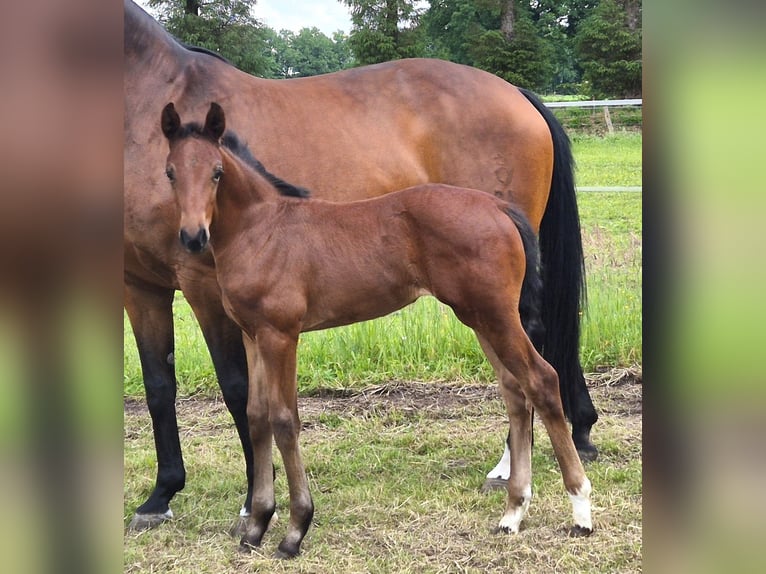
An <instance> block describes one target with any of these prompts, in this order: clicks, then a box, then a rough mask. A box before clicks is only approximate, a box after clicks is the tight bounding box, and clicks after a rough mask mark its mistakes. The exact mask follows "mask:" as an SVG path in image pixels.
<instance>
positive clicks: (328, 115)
mask: <svg viewBox="0 0 766 574" xmlns="http://www.w3.org/2000/svg"><path fill="white" fill-rule="evenodd" d="M124 61H125V130H124V133H125V144H124V145H125V151H124V170H125V171H124V182H125V203H124V206H125V208H124V209H125V221H124V229H125V308H126V310H127V313H128V316H129V318H130V322H131V325H132V327H133V332H134V334H135V337H136V342H137V347H138V352H139V356H140V360H141V367H142V371H143V377H144V386H145V389H146V397H147V404H148V407H149V412H150V414H151V417H152V423H153V428H154V438H155V445H156V450H157V462H158V473H157V482H156V486H155V488H154V491H153V492H152V493H151V495H150V496H149V498H148V499H147V500H146V501H145V502H144V503H143V504H142V505H141V506H139V508H138V509H137V510H136V515H135V518H134V521H133V522H132V526H133V527H136V528H142V527H147V526H152V525H155V524H157V523H159V522H161V521H162V520H163V519H164V518H166V517H167V516H170V515H171V513H170V507H169V502H170V500H171V498H172V497H173V495H174V494H175V493H176V492H178V491H179V490H180V489H181V488H183V486H184V482H185V478H186V473H185V470H184V465H183V459H182V455H181V446H180V443H179V439H178V426H177V422H176V412H175V393H176V380H175V368H174V360H173V357H174V342H173V316H172V302H173V295H174V291H175V290H177V289H181V290H182V291H183V293H184V295H185V297H186V300H187V301H188V302H189V304H190V305H191V307H192V309H193V310H194V313H195V315H196V317H197V319H198V321H199V323H200V327H201V329H202V333H203V334H204V337H205V341H206V343H207V345H208V348H209V349H210V354H211V358H212V360H213V364H214V366H215V369H216V374H217V376H218V381H219V384H220V386H221V390H222V393H223V398H224V401H225V402H226V405H227V407H228V408H229V410H230V411H231V413H232V416H233V418H234V421H235V425H236V428H237V431H238V433H239V437H240V440H241V442H242V446H243V449H244V452H245V459H246V467H247V478H248V495H247V498H246V501H245V508H247V507H249V506H250V495H251V493H252V475H253V461H252V457H251V454H250V453H251V448H250V444H249V436H248V426H247V416H246V396H247V360H246V356H245V351H244V347H243V345H242V338H241V334H240V331H239V329H238V327H237V326H236V325H235V324H234V323H233V322H232V321H231V320H230V319H228V317H227V316H226V314H225V312H224V308H223V305H222V304H221V298H220V288H219V287H218V285H217V283H216V275H215V270H214V268H213V260H212V257H210V255H209V254H204V255H202V256H193V257H192V256H190V254H189V253H188V252H186V250H184V249H181V248H180V245H179V243H178V237H177V232H178V229H177V226H176V224H177V221H178V211H177V207H176V205H175V202H174V200H173V196H172V194H171V192H170V190H169V189H168V188H167V185H166V184H165V182H164V181H163V179H162V178H163V176H162V170H163V165H162V159H163V157H164V155H163V154H164V151H163V150H164V149H165V148H164V146H165V145H166V144H165V142H164V138H163V137H162V133H161V131H160V127H159V125H158V122H157V117H158V115H159V113H160V111H161V106H162V105H164V103H165V102H168V101H173V102H175V104H176V107H177V109H178V110H179V111H180V112H181V113H183V114H187V113H188V114H198V115H199V117H202V115H203V114H204V113H205V112H206V111H207V107H208V105H209V103H210V102H211V101H213V100H215V101H218V102H221V103H223V104H224V105H225V106H226V109H227V113H228V115H229V119H230V121H232V122H234V124H235V125H237V127H238V130H239V135H240V136H241V137H242V138H243V139H245V140H246V141H250V142H251V146H252V147H253V150H254V152H255V154H256V155H257V156H258V157H259V158H260V159H261V160H262V161H263V162H265V163H266V164H267V165H268V166H269V168H270V169H271V170H272V171H274V172H275V173H278V174H280V175H282V176H283V177H287V178H289V179H290V180H291V181H293V182H295V183H297V184H299V185H302V186H306V187H308V188H310V189H311V190H312V193H313V194H314V196H315V197H317V198H321V199H332V200H337V201H348V200H353V199H361V198H365V197H374V196H378V195H382V194H385V193H388V192H390V191H393V190H395V189H401V188H405V187H409V186H412V185H417V184H422V183H428V182H437V183H447V184H452V185H457V186H462V187H471V188H476V189H479V190H482V191H485V192H489V193H492V194H495V195H497V196H499V197H501V198H503V199H506V200H512V201H513V203H514V204H515V205H517V206H518V208H519V209H520V211H521V212H522V213H524V215H525V216H526V218H527V219H528V220H529V222H530V223H531V225H532V227H533V228H534V229H535V231H539V238H540V250H541V261H542V269H543V303H542V315H543V323H544V324H545V325H546V327H548V328H547V329H546V330H545V336H544V339H543V341H542V343H541V346H542V351H543V356H544V357H545V358H546V360H547V361H548V362H549V363H551V364H552V365H553V367H554V368H555V369H556V371H557V372H558V373H559V377H560V381H561V383H560V391H561V395H562V401H563V403H564V412H565V414H566V415H567V416H568V417H569V419H570V421H572V436H573V438H574V441H575V445H576V446H577V448H578V450H579V451H580V452H581V454H582V453H584V455H587V456H594V455H595V452H596V451H595V448H594V447H593V445H592V444H591V443H590V440H589V434H590V428H591V425H592V424H593V423H594V422H595V420H596V418H597V417H596V413H595V410H594V409H593V405H592V403H591V401H590V397H589V396H588V392H587V389H586V387H585V382H584V379H583V376H582V372H581V369H580V366H579V361H578V349H579V311H580V298H581V292H582V286H583V274H582V270H583V268H582V262H583V259H582V246H581V238H580V228H579V220H578V215H577V204H576V201H575V193H574V186H573V178H572V158H571V153H570V148H569V141H568V139H567V137H566V135H565V134H564V132H563V131H562V129H561V127H560V125H559V124H558V123H557V122H556V120H555V118H554V117H553V116H552V115H551V113H550V111H549V110H547V108H545V107H544V106H543V105H542V104H540V102H539V101H538V100H537V99H535V98H534V97H533V96H532V95H531V94H529V93H528V92H524V91H522V90H519V89H517V88H515V87H514V86H512V85H510V84H508V83H506V82H504V81H503V80H501V79H499V78H497V77H495V76H493V75H491V74H487V73H485V72H481V71H479V70H476V69H473V68H469V67H465V66H460V65H457V64H450V63H448V62H443V61H439V60H405V61H399V62H390V63H386V64H381V65H377V66H368V67H363V68H357V69H353V70H348V71H344V72H339V73H336V74H329V75H326V76H318V77H314V78H301V79H293V80H264V79H259V78H255V77H252V76H249V75H247V74H245V73H243V72H241V71H239V70H237V69H236V68H234V67H233V66H231V65H229V64H227V63H226V62H225V61H222V60H221V59H220V58H219V57H215V56H214V55H211V54H209V53H206V52H205V51H204V50H199V49H188V48H186V47H184V46H182V45H181V44H179V43H178V42H177V41H175V40H174V39H173V38H172V37H171V36H170V35H169V34H168V33H167V32H166V31H165V30H163V28H162V27H161V26H160V25H159V24H158V23H157V22H156V21H154V20H153V19H152V18H151V17H150V16H149V15H148V14H146V13H145V12H144V11H143V10H141V9H140V8H139V7H138V6H136V5H135V4H134V3H133V2H131V1H130V0H125V60H124ZM449 197H450V196H449V195H448V196H445V201H449ZM507 454H508V453H507V449H506V455H507ZM508 460H509V459H508V458H507V456H504V464H501V465H498V467H497V468H496V469H495V470H493V471H492V472H491V473H490V476H492V477H495V476H501V477H504V478H507V476H508V472H509V469H508V465H507V462H508Z"/></svg>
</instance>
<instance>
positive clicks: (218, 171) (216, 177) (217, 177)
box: [213, 166, 223, 183]
mask: <svg viewBox="0 0 766 574" xmlns="http://www.w3.org/2000/svg"><path fill="white" fill-rule="evenodd" d="M222 175H223V168H222V167H221V166H218V167H216V168H215V169H214V170H213V181H214V182H216V183H218V182H219V181H220V179H221V176H222Z"/></svg>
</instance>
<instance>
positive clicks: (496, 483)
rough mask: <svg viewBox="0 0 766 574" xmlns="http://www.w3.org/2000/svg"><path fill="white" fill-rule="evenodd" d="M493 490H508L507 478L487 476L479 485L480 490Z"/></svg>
mask: <svg viewBox="0 0 766 574" xmlns="http://www.w3.org/2000/svg"><path fill="white" fill-rule="evenodd" d="M493 490H508V480H506V479H505V478H488V479H487V480H485V481H484V484H483V485H482V487H481V491H482V492H492V491H493Z"/></svg>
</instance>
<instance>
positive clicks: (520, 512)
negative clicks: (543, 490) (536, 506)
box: [498, 485, 532, 534]
mask: <svg viewBox="0 0 766 574" xmlns="http://www.w3.org/2000/svg"><path fill="white" fill-rule="evenodd" d="M531 500H532V486H531V485H527V486H526V487H524V493H523V495H522V500H521V504H520V505H519V506H517V507H516V508H514V509H513V510H511V511H510V512H506V513H505V515H503V517H502V518H501V519H500V524H499V525H498V526H500V528H501V529H502V530H504V531H505V532H509V533H513V534H517V533H518V532H519V526H520V525H521V521H522V520H523V519H524V517H525V516H526V515H527V510H528V509H529V503H530V501H531Z"/></svg>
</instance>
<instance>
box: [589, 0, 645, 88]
mask: <svg viewBox="0 0 766 574" xmlns="http://www.w3.org/2000/svg"><path fill="white" fill-rule="evenodd" d="M640 5H641V3H640V2H638V12H639V13H640V10H641V6H640ZM641 36H642V34H641V28H640V26H638V27H636V28H635V29H633V28H631V26H630V18H629V14H628V13H627V11H626V10H625V8H624V7H623V6H620V5H618V4H617V2H615V0H602V2H601V3H600V4H599V6H598V8H596V9H595V10H594V11H593V12H592V13H591V14H590V15H589V16H588V17H587V18H586V19H585V20H584V21H583V22H582V24H581V25H580V30H579V32H578V33H577V36H576V38H575V42H576V51H577V55H578V57H579V58H580V61H581V65H582V67H583V70H584V72H583V78H584V79H585V80H586V81H587V82H588V84H589V86H588V91H589V93H590V95H592V96H593V97H596V98H601V97H615V96H616V97H637V96H639V95H640V94H641V74H642V59H641V58H642V55H641V54H642V53H641Z"/></svg>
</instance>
